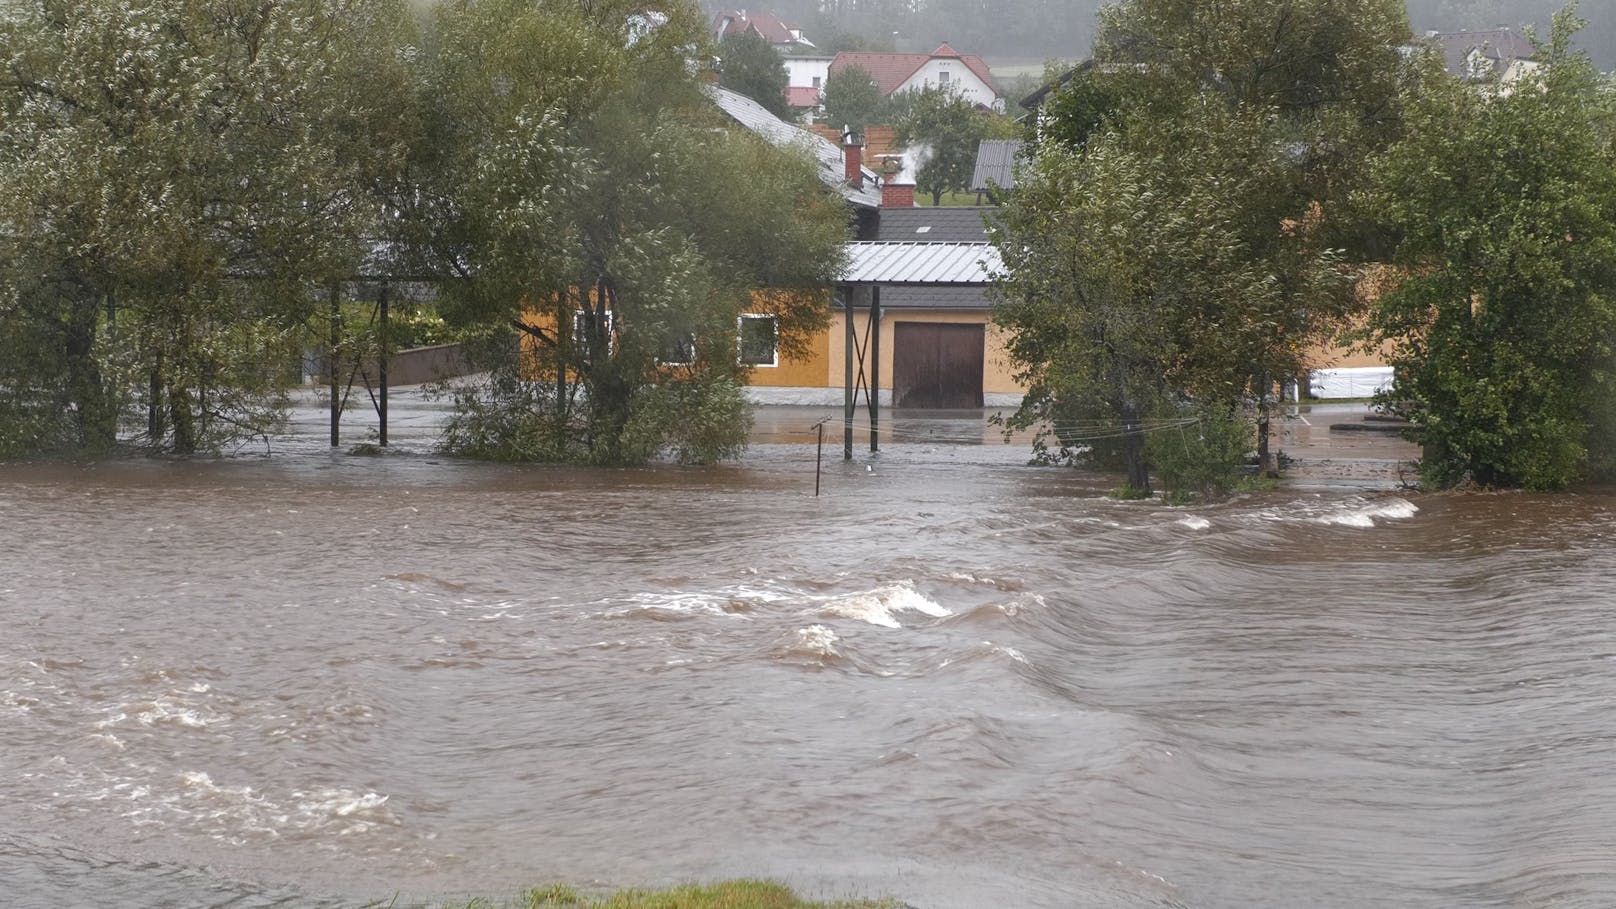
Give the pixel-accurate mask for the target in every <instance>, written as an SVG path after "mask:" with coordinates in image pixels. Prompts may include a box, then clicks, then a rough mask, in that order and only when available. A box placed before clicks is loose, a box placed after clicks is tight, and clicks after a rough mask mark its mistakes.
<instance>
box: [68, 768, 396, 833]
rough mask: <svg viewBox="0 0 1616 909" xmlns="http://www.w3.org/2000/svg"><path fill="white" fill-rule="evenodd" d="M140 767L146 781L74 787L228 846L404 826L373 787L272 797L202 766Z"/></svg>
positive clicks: (146, 821) (129, 814) (109, 780)
mask: <svg viewBox="0 0 1616 909" xmlns="http://www.w3.org/2000/svg"><path fill="white" fill-rule="evenodd" d="M139 769H141V770H143V771H144V772H145V773H149V774H152V778H151V779H137V778H133V777H121V778H120V777H111V776H107V777H103V779H102V782H101V785H100V786H94V785H91V784H88V783H87V782H86V781H83V780H79V781H78V782H79V785H78V786H76V787H74V788H78V789H80V796H79V797H81V798H84V799H86V800H89V801H97V802H100V801H118V802H124V803H126V804H127V806H128V807H127V808H126V809H125V810H123V811H122V812H121V814H122V816H123V817H124V818H126V819H128V820H130V821H131V822H132V823H135V824H137V825H140V826H171V825H172V826H179V827H183V828H185V829H188V830H196V831H198V832H201V833H203V834H205V835H208V836H211V837H213V838H214V839H219V840H224V841H227V842H233V843H244V842H246V839H247V838H248V837H251V836H255V835H256V836H260V837H272V838H279V837H281V836H286V835H292V834H304V833H316V834H320V835H330V834H335V835H337V836H349V835H352V834H360V833H366V832H369V831H372V830H375V829H377V828H380V827H384V826H385V827H397V826H400V825H401V824H402V822H401V821H400V820H399V818H398V816H397V815H395V814H394V813H393V812H392V811H391V810H390V809H388V807H387V802H388V798H389V797H388V796H386V795H383V794H381V793H377V792H370V791H359V790H354V789H344V788H318V789H309V790H294V791H292V792H290V793H288V794H287V795H286V796H284V797H282V798H276V797H273V796H271V795H270V794H269V793H266V792H264V791H261V790H258V789H256V788H254V787H252V786H247V785H242V786H229V785H220V784H219V783H216V782H214V780H213V777H212V776H211V775H210V774H208V773H207V772H205V771H199V770H197V771H184V772H182V773H180V774H179V775H178V776H177V777H174V776H166V777H165V776H164V775H161V774H157V772H156V771H155V770H152V769H151V768H139ZM164 779H167V780H171V781H173V782H172V783H164V782H163V780H164Z"/></svg>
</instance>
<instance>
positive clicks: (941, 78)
mask: <svg viewBox="0 0 1616 909" xmlns="http://www.w3.org/2000/svg"><path fill="white" fill-rule="evenodd" d="M949 78H950V74H949V72H948V70H946V69H945V70H943V71H942V72H940V73H938V74H937V84H938V85H947V84H948V80H949Z"/></svg>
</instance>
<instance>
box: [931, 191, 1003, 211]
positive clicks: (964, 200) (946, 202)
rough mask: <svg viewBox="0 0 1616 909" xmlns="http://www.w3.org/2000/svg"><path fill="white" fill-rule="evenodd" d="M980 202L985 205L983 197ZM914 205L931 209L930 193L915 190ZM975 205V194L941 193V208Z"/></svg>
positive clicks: (985, 201)
mask: <svg viewBox="0 0 1616 909" xmlns="http://www.w3.org/2000/svg"><path fill="white" fill-rule="evenodd" d="M982 202H983V204H986V203H987V199H986V198H985V197H984V198H983V200H982ZM915 204H917V205H923V206H925V207H927V208H930V207H931V193H923V192H920V191H919V190H916V191H915ZM975 204H977V201H976V193H943V207H944V208H948V207H950V206H954V207H958V206H962V205H975Z"/></svg>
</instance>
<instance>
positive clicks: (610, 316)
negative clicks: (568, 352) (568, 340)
mask: <svg viewBox="0 0 1616 909" xmlns="http://www.w3.org/2000/svg"><path fill="white" fill-rule="evenodd" d="M583 334H584V311H583V310H581V309H575V310H573V311H572V346H573V349H575V350H578V351H581V352H583V353H586V354H587V353H588V352H589V348H588V345H586V344H585V343H584V337H583ZM616 352H617V313H615V312H613V311H611V310H609V309H608V310H606V355H607V356H608V357H609V356H611V355H612V354H615V353H616Z"/></svg>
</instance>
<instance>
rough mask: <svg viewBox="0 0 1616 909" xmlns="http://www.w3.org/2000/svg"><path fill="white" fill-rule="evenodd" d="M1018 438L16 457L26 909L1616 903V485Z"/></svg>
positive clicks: (20, 900)
mask: <svg viewBox="0 0 1616 909" xmlns="http://www.w3.org/2000/svg"><path fill="white" fill-rule="evenodd" d="M962 452H963V453H962ZM1019 459H1020V455H1019V454H1018V453H1012V454H1010V455H1002V453H1000V452H997V451H995V450H992V449H958V450H943V449H928V448H925V447H924V446H920V445H915V446H910V447H909V449H908V450H905V449H904V448H903V446H899V448H898V449H897V450H895V451H894V452H891V453H889V454H888V455H883V457H882V459H881V460H879V461H878V462H876V463H874V464H862V463H860V464H854V465H852V466H850V467H843V466H842V465H841V464H840V463H839V462H838V463H834V464H832V465H830V469H829V470H828V471H827V474H826V477H825V484H826V494H825V495H824V496H823V497H822V498H819V499H815V498H813V497H812V488H813V474H812V462H811V451H810V450H809V449H807V448H805V447H802V446H776V447H774V448H772V449H770V450H769V451H767V452H765V453H763V454H759V455H755V456H753V457H751V458H750V459H749V460H748V462H747V463H746V465H745V466H741V467H725V468H717V469H711V470H687V469H676V468H653V469H646V470H638V471H610V472H608V471H576V470H562V469H519V468H506V467H489V466H475V465H466V464H459V463H451V462H439V461H437V460H435V459H433V458H431V457H429V456H426V455H422V454H417V455H414V456H407V455H406V456H394V457H388V458H382V459H363V458H346V457H342V456H327V455H324V454H321V453H315V452H304V453H301V454H297V453H294V454H292V455H287V456H277V457H276V458H271V459H267V460H259V459H252V458H244V459H237V460H233V461H228V462H225V463H216V464H149V463H131V464H114V465H102V466H95V467H77V466H66V467H64V466H53V467H40V466H11V467H0V543H3V548H0V891H3V894H4V895H3V896H0V903H3V904H4V905H5V906H8V907H13V909H16V907H21V909H31V907H45V909H57V907H64V906H230V907H258V906H309V905H314V906H355V905H360V904H363V903H364V902H366V901H369V900H381V901H383V902H386V901H387V900H389V899H392V898H393V896H394V894H399V895H400V897H399V899H400V904H401V905H402V904H405V903H407V902H409V901H412V900H429V899H438V898H446V897H454V896H460V897H462V898H463V897H464V896H465V895H466V894H468V893H473V892H475V893H487V894H494V895H499V894H501V893H508V892H511V891H512V890H513V889H514V888H516V887H518V886H520V885H524V884H533V883H541V882H550V881H567V882H571V883H575V884H579V885H584V886H590V885H599V886H613V885H649V884H660V883H675V882H680V881H687V880H692V879H712V878H720V877H732V876H742V875H744V876H762V877H773V878H777V879H781V880H783V881H785V882H787V883H789V884H792V885H794V886H796V887H797V888H798V889H799V890H801V891H803V892H804V893H806V894H809V895H814V896H822V897H845V896H893V897H897V898H898V899H900V900H903V901H905V902H908V903H911V904H913V905H914V906H917V907H920V909H948V907H969V909H976V907H1025V909H1040V907H1049V909H1055V907H1074V906H1079V907H1081V906H1103V907H1112V906H1115V907H1145V906H1149V907H1197V909H1200V907H1206V909H1224V907H1227V909H1248V907H1269V906H1272V907H1300V906H1307V907H1363V906H1397V907H1433V909H1435V907H1443V909H1447V907H1490V906H1497V907H1515V906H1521V907H1527V906H1531V907H1538V906H1555V907H1561V906H1588V907H1604V906H1611V905H1616V842H1613V839H1612V837H1613V831H1616V772H1613V767H1616V764H1613V760H1616V758H1613V755H1616V710H1613V709H1612V707H1613V705H1616V545H1613V541H1616V519H1613V517H1612V507H1613V506H1616V499H1613V498H1611V497H1608V496H1599V495H1591V496H1580V497H1564V498H1537V497H1531V496H1524V495H1497V496H1472V497H1416V496H1412V495H1407V494H1395V493H1375V492H1364V491H1353V490H1342V489H1307V488H1291V489H1286V490H1281V491H1278V492H1275V493H1269V494H1263V495H1259V496H1254V497H1248V498H1244V499H1241V500H1238V501H1235V502H1232V503H1229V504H1224V505H1218V506H1212V507H1200V508H1190V509H1170V508H1166V507H1161V506H1155V505H1139V504H1123V503H1117V502H1114V501H1111V500H1108V499H1106V498H1105V497H1104V495H1103V490H1102V487H1101V486H1100V484H1099V482H1098V481H1096V480H1094V479H1092V478H1085V477H1083V476H1081V475H1077V474H1073V473H1071V472H1068V471H1059V470H1048V469H1035V468H1028V467H1024V466H1020V465H1019V463H1018V461H1019Z"/></svg>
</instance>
